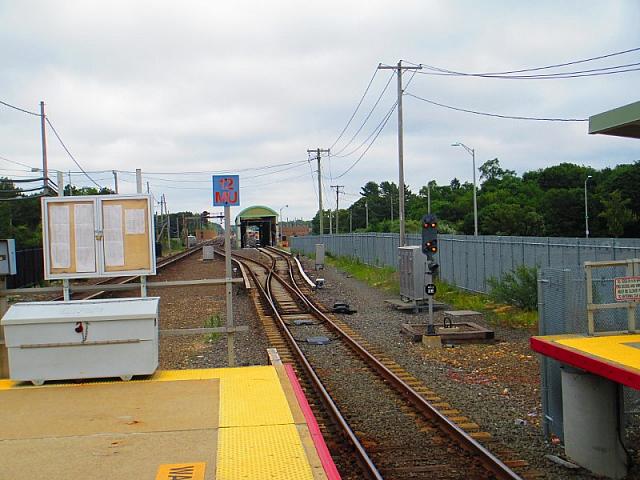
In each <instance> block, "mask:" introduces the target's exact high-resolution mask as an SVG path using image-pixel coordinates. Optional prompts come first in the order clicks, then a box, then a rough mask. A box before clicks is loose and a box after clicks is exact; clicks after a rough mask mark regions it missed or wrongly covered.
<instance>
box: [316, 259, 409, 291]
mask: <svg viewBox="0 0 640 480" xmlns="http://www.w3.org/2000/svg"><path fill="white" fill-rule="evenodd" d="M326 258H327V263H328V264H329V265H333V266H334V267H336V268H337V269H339V270H342V271H344V272H347V273H349V274H350V275H352V276H353V277H354V278H357V279H358V280H361V281H363V282H365V283H367V284H368V285H371V286H372V287H376V288H379V289H381V290H384V291H385V292H389V293H395V294H398V295H399V294H400V278H399V276H398V272H397V271H396V270H394V269H393V268H391V267H373V266H371V265H365V264H364V263H362V262H361V261H360V260H358V259H354V258H350V257H332V256H329V255H327V257H326Z"/></svg>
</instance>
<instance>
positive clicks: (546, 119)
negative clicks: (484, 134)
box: [404, 92, 589, 122]
mask: <svg viewBox="0 0 640 480" xmlns="http://www.w3.org/2000/svg"><path fill="white" fill-rule="evenodd" d="M404 94H405V95H407V96H409V97H413V98H415V99H418V100H421V101H423V102H426V103H428V104H430V105H436V106H438V107H442V108H447V109H449V110H455V111H457V112H465V113H472V114H474V115H482V116H485V117H496V118H505V119H509V120H532V121H538V122H588V121H589V119H588V118H554V117H525V116H519V115H502V114H498V113H489V112H480V111H477V110H470V109H466V108H460V107H453V106H451V105H445V104H444V103H439V102H436V101H433V100H429V99H427V98H423V97H420V96H418V95H415V94H413V93H410V92H405V93H404Z"/></svg>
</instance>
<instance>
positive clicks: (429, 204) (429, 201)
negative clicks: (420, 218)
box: [427, 182, 431, 213]
mask: <svg viewBox="0 0 640 480" xmlns="http://www.w3.org/2000/svg"><path fill="white" fill-rule="evenodd" d="M427 213H431V185H429V183H428V182H427Z"/></svg>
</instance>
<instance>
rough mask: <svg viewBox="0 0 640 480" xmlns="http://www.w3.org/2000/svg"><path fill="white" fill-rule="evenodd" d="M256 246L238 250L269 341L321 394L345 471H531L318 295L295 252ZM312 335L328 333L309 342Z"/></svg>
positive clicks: (320, 407) (488, 474) (376, 474)
mask: <svg viewBox="0 0 640 480" xmlns="http://www.w3.org/2000/svg"><path fill="white" fill-rule="evenodd" d="M256 255H258V254H254V255H250V254H241V253H236V254H235V257H236V260H238V261H239V262H240V263H242V264H244V266H245V268H246V270H247V271H248V272H249V274H250V275H251V277H252V279H253V282H254V284H255V286H256V288H255V289H252V290H253V293H252V295H253V296H254V300H255V302H256V308H257V311H258V314H259V317H260V319H261V321H262V323H263V325H264V327H265V332H266V335H267V337H268V339H269V341H270V343H271V344H272V346H273V347H275V348H277V350H278V352H279V354H280V357H281V358H282V360H283V362H286V363H291V364H292V365H294V368H295V369H296V371H297V373H298V375H299V377H300V378H301V380H302V383H303V388H304V389H305V390H306V393H307V394H308V395H309V397H310V398H318V399H319V401H315V403H312V408H313V409H314V413H315V414H316V415H317V416H318V418H319V421H320V423H321V425H322V428H324V429H325V432H323V433H325V438H326V439H327V444H328V446H329V448H330V450H331V451H332V454H333V455H334V458H335V459H336V463H337V464H338V467H339V469H340V472H341V474H342V475H343V478H363V477H364V478H374V479H382V478H386V479H407V478H416V479H419V478H425V479H426V478H428V479H441V478H442V479H454V478H465V479H466V478H499V479H519V478H535V477H536V474H535V473H533V472H531V473H530V474H529V472H523V477H520V476H519V475H518V474H516V473H515V472H514V471H513V470H512V468H514V469H524V468H525V467H526V466H527V465H526V462H523V461H522V460H518V459H516V458H513V454H512V453H511V452H509V451H508V449H506V448H503V447H500V448H499V454H500V455H501V456H502V457H503V458H505V459H506V460H504V461H503V460H500V459H499V458H498V457H497V456H496V455H494V454H492V453H491V452H490V451H489V450H488V449H487V448H486V447H484V446H483V445H482V444H481V443H480V440H482V441H491V436H490V435H489V434H488V433H486V432H482V431H480V428H479V427H478V425H476V424H475V423H473V422H472V421H470V420H469V419H468V418H466V417H464V416H463V415H462V414H461V413H460V412H459V411H458V410H456V409H455V408H453V407H452V406H450V405H449V404H447V403H445V402H443V401H442V400H441V399H440V398H439V397H438V395H437V394H436V393H435V392H433V391H431V390H430V389H429V388H428V387H426V386H425V385H424V384H423V383H422V382H421V381H420V380H418V379H417V378H415V377H414V376H412V375H411V374H409V373H408V372H406V371H405V370H404V369H403V368H402V367H401V366H400V365H398V364H397V363H396V362H394V361H393V359H391V358H389V357H387V356H386V355H385V354H384V352H381V351H379V350H378V349H376V347H375V346H373V345H371V344H369V343H368V342H367V341H366V340H365V339H364V338H362V337H360V336H359V335H358V334H357V332H355V331H354V330H352V329H351V328H350V327H349V326H348V325H346V324H345V323H344V322H341V321H340V320H339V319H337V318H335V317H334V316H333V315H329V314H327V312H326V309H325V308H324V307H321V306H318V305H316V304H315V302H314V301H313V300H312V299H311V298H309V297H310V295H309V294H310V292H311V288H310V285H309V284H308V282H307V281H305V279H304V278H303V274H302V272H301V271H300V269H299V268H298V266H299V265H296V264H295V260H294V259H292V257H291V256H289V255H287V254H286V253H285V252H282V251H280V250H277V249H273V248H267V249H260V254H259V256H260V258H255V257H256ZM303 335H304V338H303ZM309 337H326V338H329V339H330V342H329V344H327V345H322V346H318V345H311V344H309V343H308V342H307V339H308V338H309ZM338 405H339V407H338ZM336 434H337V435H336ZM336 439H339V441H336ZM497 445H498V444H496V446H497ZM354 456H355V458H356V459H357V465H354V464H353V460H352V459H353V458H354ZM507 458H508V459H507Z"/></svg>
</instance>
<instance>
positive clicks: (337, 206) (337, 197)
mask: <svg viewBox="0 0 640 480" xmlns="http://www.w3.org/2000/svg"><path fill="white" fill-rule="evenodd" d="M331 188H335V189H336V235H337V234H338V217H339V216H340V189H341V188H344V185H331Z"/></svg>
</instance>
